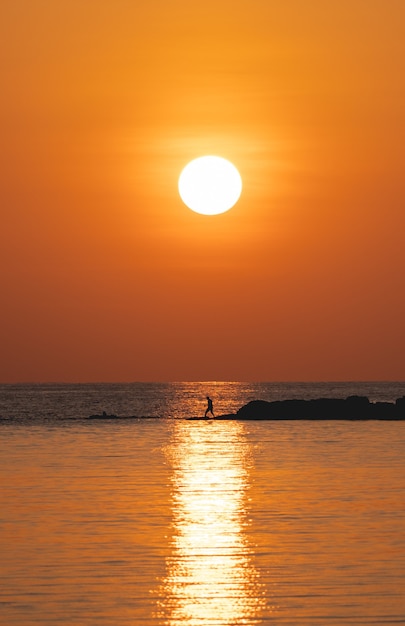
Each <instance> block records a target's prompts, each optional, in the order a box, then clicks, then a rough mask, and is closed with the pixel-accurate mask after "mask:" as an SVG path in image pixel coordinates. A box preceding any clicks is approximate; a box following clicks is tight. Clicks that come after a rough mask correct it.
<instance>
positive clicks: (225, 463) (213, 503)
mask: <svg viewBox="0 0 405 626" xmlns="http://www.w3.org/2000/svg"><path fill="white" fill-rule="evenodd" d="M167 453H168V458H169V460H170V463H171V465H172V470H173V472H172V482H173V536H172V552H171V555H170V557H169V558H168V559H167V575H166V578H165V580H164V582H163V586H162V589H161V593H162V606H161V608H162V617H163V615H164V617H165V618H166V620H167V622H166V623H167V624H169V625H170V626H179V625H180V624H181V625H182V626H184V624H187V625H188V626H199V625H201V624H254V623H257V620H258V616H259V613H260V605H261V590H260V588H261V585H260V582H259V580H258V575H257V572H256V571H255V569H254V565H253V563H252V558H251V548H250V546H249V542H248V537H247V532H246V531H247V526H248V519H247V503H248V495H247V491H248V485H249V465H250V462H251V461H250V450H249V444H248V442H247V441H246V438H245V433H244V425H243V424H241V423H236V422H228V423H217V422H212V423H211V422H210V423H206V422H205V423H204V422H202V423H201V422H199V423H190V422H178V423H177V424H176V426H175V430H174V433H173V439H172V441H171V444H170V446H168V449H167Z"/></svg>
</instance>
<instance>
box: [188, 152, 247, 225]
mask: <svg viewBox="0 0 405 626" xmlns="http://www.w3.org/2000/svg"><path fill="white" fill-rule="evenodd" d="M241 192H242V179H241V176H240V174H239V172H238V170H237V169H236V167H235V166H234V165H233V164H232V163H231V162H230V161H227V159H224V158H222V157H219V156H202V157H198V158H197V159H194V160H193V161H190V163H188V164H187V165H186V167H185V168H184V169H183V171H182V172H181V174H180V177H179V194H180V197H181V199H182V200H183V202H184V204H185V205H186V206H188V208H189V209H191V210H192V211H195V212H196V213H201V214H202V215H218V214H219V213H225V211H228V210H229V209H231V208H232V207H233V206H234V204H236V202H237V201H238V200H239V197H240V194H241Z"/></svg>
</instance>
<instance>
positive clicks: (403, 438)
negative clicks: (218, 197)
mask: <svg viewBox="0 0 405 626" xmlns="http://www.w3.org/2000/svg"><path fill="white" fill-rule="evenodd" d="M235 385H236V384H235ZM113 387H114V386H113ZM186 387H187V386H186ZM186 390H187V393H186V394H185V395H184V403H185V404H186V405H187V409H183V411H184V412H185V413H186V412H187V413H188V414H189V413H190V411H192V414H198V413H199V412H201V411H200V404H199V403H201V408H202V410H204V409H205V405H204V401H203V400H204V393H205V389H204V388H203V387H200V388H199V390H197V388H196V387H195V386H194V387H187V389H186ZM236 390H237V391H238V389H236ZM3 391H4V390H3ZM17 391H18V393H16V399H15V403H14V404H13V402H12V401H11V399H12V395H11V393H10V387H7V389H6V390H5V394H4V393H3V396H2V399H1V402H2V404H1V405H0V406H2V409H1V411H2V415H3V417H5V418H6V419H5V420H3V422H2V423H1V425H0V476H1V489H0V555H1V561H0V623H1V624H5V625H10V626H11V625H18V626H34V625H46V624H51V625H56V624H70V625H71V624H77V625H85V626H88V625H91V626H93V625H94V626H95V625H96V624H108V625H117V626H121V625H128V626H129V625H135V624H140V625H142V624H151V625H153V626H164V625H165V626H213V625H216V626H223V625H230V626H231V625H239V624H240V625H246V624H248V625H249V624H277V625H280V626H282V625H287V624H288V625H294V626H296V625H301V624H302V625H304V626H309V625H313V624H335V625H338V624H341V625H348V624H378V625H379V626H383V625H385V624H405V594H404V589H405V534H404V529H405V471H404V470H405V455H404V452H405V422H400V423H395V422H387V423H382V422H320V423H316V422H310V421H307V422H295V421H294V422H281V423H273V422H236V421H235V422H232V421H229V422H210V421H208V422H205V421H202V422H189V421H186V420H183V419H175V420H173V419H143V420H142V419H139V420H133V421H129V422H125V421H120V422H117V423H102V422H92V421H86V420H85V419H82V415H81V411H83V412H84V415H86V413H85V411H86V410H87V408H89V409H91V410H90V411H89V412H93V409H94V402H93V400H94V398H95V392H94V397H93V391H94V388H93V387H91V388H90V387H89V388H88V389H87V391H88V392H89V393H88V394H87V396H86V393H85V390H83V389H82V388H80V389H71V391H72V393H71V394H69V393H68V391H69V390H68V389H67V388H66V387H65V388H63V389H62V388H59V387H58V386H56V387H54V388H52V389H48V390H47V391H46V389H45V391H44V389H43V388H38V387H36V388H35V389H33V388H32V387H27V386H26V387H23V386H20V387H19V388H18V390H17ZM99 391H100V389H99ZM104 391H105V395H104V396H103V398H102V406H103V407H105V408H106V409H107V410H115V411H116V412H119V411H118V410H117V409H116V408H115V406H114V392H116V391H117V389H116V388H114V389H112V388H111V387H110V386H108V389H105V390H104ZM160 391H161V393H160V399H159V397H158V396H159V394H157V393H156V389H155V390H153V389H151V388H149V394H150V396H149V399H146V400H145V398H144V399H143V400H142V399H141V398H139V397H137V402H138V405H139V406H138V408H139V410H141V409H145V410H146V409H148V410H150V403H155V406H156V407H157V409H156V410H161V407H162V406H166V407H170V408H168V409H167V410H168V411H172V410H175V413H176V415H179V413H180V412H181V410H182V409H181V406H180V405H182V404H183V403H182V402H181V389H180V390H179V387H178V386H177V388H173V387H172V388H171V389H170V388H169V393H168V392H167V390H165V393H163V391H162V390H160ZM196 391H199V393H200V395H199V396H198V401H196V400H195V397H196ZM234 391H235V387H234V388H233V389H232V394H233V392H234ZM239 391H240V392H241V395H242V396H243V394H245V396H246V397H248V394H249V393H250V392H249V391H248V390H247V388H246V387H245V388H240V389H239ZM258 391H260V390H258V389H257V388H256V390H255V392H256V393H258ZM262 391H264V390H262ZM289 391H290V392H291V389H289ZM301 391H302V390H301ZM397 391H398V389H397V388H395V390H394V393H395V394H397ZM24 392H25V400H24ZM138 392H139V390H138ZM207 392H211V393H212V389H208V390H207ZM121 393H122V394H123V395H122V397H121V396H120V398H121V399H120V400H119V399H118V396H117V397H116V400H115V402H116V404H118V403H119V402H121V406H122V407H123V408H125V407H126V408H127V409H128V410H129V409H130V408H133V398H132V399H131V398H128V397H127V398H126V399H125V397H124V396H125V393H124V392H122V391H120V394H121ZM133 393H135V392H133ZM221 393H222V397H224V396H225V399H224V400H223V403H224V406H225V405H226V407H228V406H231V405H232V403H233V402H235V399H234V398H233V395H232V397H231V395H228V396H226V394H225V388H221ZM266 393H268V390H267V391H266ZM279 393H281V391H280V392H279ZM306 393H308V394H309V395H311V393H319V388H317V390H315V392H314V391H312V392H311V391H310V390H309V389H306ZM375 393H381V394H384V393H385V394H387V393H388V391H387V389H385V390H384V389H380V390H379V391H378V390H377V391H375ZM35 394H37V396H38V397H37V396H36V395H35ZM44 394H45V395H44ZM47 394H48V395H47ZM297 394H298V391H297ZM135 395H136V394H135ZM213 395H214V394H213ZM334 395H336V394H334ZM397 395H401V394H397ZM138 396H139V393H138ZM86 397H87V400H86V399H85V398H86ZM256 397H258V396H256ZM302 397H303V396H302ZM27 398H29V400H30V401H29V403H28V402H27ZM35 398H36V399H35ZM52 398H54V400H52ZM61 398H64V401H62V400H61ZM78 398H80V399H78ZM108 398H109V401H110V402H111V404H110V405H107V404H108ZM165 398H166V399H165ZM176 398H177V399H176ZM214 399H215V400H216V402H217V404H219V402H220V397H219V394H218V397H217V398H215V397H214ZM100 402H101V400H100ZM86 403H88V404H86ZM148 403H149V404H148ZM159 403H160V404H159ZM176 403H177V404H176ZM187 403H188V404H187ZM242 403H243V402H240V403H239V406H240V405H241V404H242ZM41 407H42V408H41ZM75 407H76V408H75ZM159 407H160V408H159ZM100 408H101V407H100V406H99V407H98V409H100ZM237 408H238V407H237ZM223 412H226V409H225V410H224V411H223ZM126 414H131V413H128V412H127V413H126Z"/></svg>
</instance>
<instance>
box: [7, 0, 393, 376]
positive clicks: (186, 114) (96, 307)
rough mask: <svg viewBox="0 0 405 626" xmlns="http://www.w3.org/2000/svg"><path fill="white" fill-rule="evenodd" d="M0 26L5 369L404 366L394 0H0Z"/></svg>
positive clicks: (339, 371) (347, 371)
mask: <svg viewBox="0 0 405 626" xmlns="http://www.w3.org/2000/svg"><path fill="white" fill-rule="evenodd" d="M0 39H1V44H0V45H1V48H2V53H1V66H2V67H1V75H2V79H1V84H2V97H1V99H0V124H1V145H2V150H1V168H0V177H1V184H0V198H1V200H0V206H1V215H2V222H1V223H2V228H1V231H0V232H1V242H0V258H1V265H0V269H1V299H2V304H1V327H0V338H1V344H0V345H1V359H0V382H18V381H21V382H30V381H32V382H35V381H64V382H76V381H77V382H86V381H89V382H90V381H175V380H242V381H249V380H252V381H273V380H274V381H287V380H291V381H311V380H312V381H313V380H405V324H404V320H405V288H404V269H405V176H404V171H405V155H404V145H405V132H404V131H405V80H404V77H405V2H404V0H328V1H325V0H232V1H231V0H204V2H190V0H170V1H169V0H144V1H141V0H138V1H135V0H57V1H56V0H35V1H33V0H3V2H2V6H1V9H0ZM204 154H215V155H220V156H223V157H225V158H227V159H229V160H230V161H232V162H233V163H234V164H235V165H236V167H237V168H238V170H239V172H240V174H241V176H242V179H243V192H242V196H241V198H240V200H239V202H238V203H237V204H236V205H235V207H234V208H233V209H231V210H230V211H229V212H227V213H224V214H222V215H217V216H203V215H198V214H196V213H194V212H192V211H190V210H189V209H188V208H187V207H186V206H185V205H184V204H183V202H182V201H181V199H180V197H179V194H178V190H177V180H178V177H179V174H180V172H181V170H182V168H183V167H184V166H185V165H186V164H187V162H188V161H190V160H191V159H193V158H195V157H198V156H201V155H204Z"/></svg>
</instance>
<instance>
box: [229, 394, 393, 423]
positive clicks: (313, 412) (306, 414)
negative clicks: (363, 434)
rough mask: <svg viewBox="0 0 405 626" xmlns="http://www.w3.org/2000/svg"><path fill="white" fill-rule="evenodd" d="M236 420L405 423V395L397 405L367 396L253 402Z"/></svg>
mask: <svg viewBox="0 0 405 626" xmlns="http://www.w3.org/2000/svg"><path fill="white" fill-rule="evenodd" d="M227 417H228V416H227ZM235 417H236V419H241V420H373V419H374V420H404V419H405V396H404V397H402V398H398V399H397V400H396V401H395V402H370V400H369V399H368V398H367V397H365V396H349V397H348V398H346V399H341V398H318V399H315V400H275V401H274V402H266V401H264V400H253V401H252V402H249V403H248V404H245V405H244V406H243V407H241V408H240V409H239V410H238V412H237V413H236V416H235Z"/></svg>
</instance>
